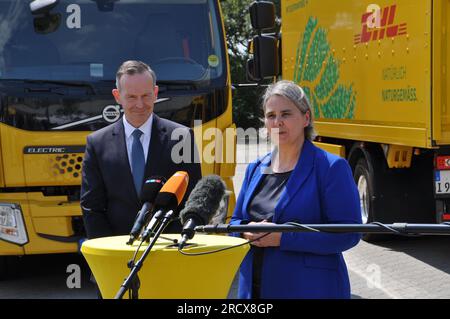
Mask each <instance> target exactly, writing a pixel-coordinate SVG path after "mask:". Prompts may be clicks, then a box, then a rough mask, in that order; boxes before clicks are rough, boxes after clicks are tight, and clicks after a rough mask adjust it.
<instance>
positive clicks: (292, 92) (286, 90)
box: [262, 80, 317, 141]
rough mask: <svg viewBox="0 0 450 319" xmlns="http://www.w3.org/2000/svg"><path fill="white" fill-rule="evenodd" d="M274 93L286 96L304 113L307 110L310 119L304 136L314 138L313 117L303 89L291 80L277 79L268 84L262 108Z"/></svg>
mask: <svg viewBox="0 0 450 319" xmlns="http://www.w3.org/2000/svg"><path fill="white" fill-rule="evenodd" d="M274 95H278V96H282V97H284V98H287V99H288V100H289V101H291V102H292V103H294V105H295V106H296V107H297V108H298V109H299V110H300V112H302V113H303V114H306V113H307V112H308V111H309V115H310V120H309V125H308V126H307V127H305V138H307V139H308V140H310V141H312V140H314V139H315V138H316V136H317V134H316V131H315V130H314V119H313V112H312V109H311V104H310V103H309V100H308V97H307V96H306V94H305V91H303V89H302V88H301V87H300V86H298V85H297V84H295V83H294V82H292V81H286V80H283V81H278V82H276V83H274V84H271V85H269V87H268V88H267V89H266V91H265V92H264V95H263V98H262V100H263V103H262V105H263V110H264V111H265V109H266V104H267V101H268V100H269V99H270V98H271V97H272V96H274Z"/></svg>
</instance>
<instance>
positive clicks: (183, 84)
mask: <svg viewBox="0 0 450 319" xmlns="http://www.w3.org/2000/svg"><path fill="white" fill-rule="evenodd" d="M208 83H209V80H206V81H205V80H199V81H192V80H162V81H158V80H157V81H156V84H157V85H158V86H160V87H162V88H163V91H164V89H170V90H197V89H198V88H200V87H203V86H206V85H207V84H208Z"/></svg>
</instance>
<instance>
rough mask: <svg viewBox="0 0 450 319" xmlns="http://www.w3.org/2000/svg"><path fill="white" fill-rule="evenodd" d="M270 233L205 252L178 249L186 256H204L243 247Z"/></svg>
mask: <svg viewBox="0 0 450 319" xmlns="http://www.w3.org/2000/svg"><path fill="white" fill-rule="evenodd" d="M270 234H271V233H266V234H264V235H261V236H259V237H257V238H255V239H253V240H248V241H246V242H245V243H242V244H238V245H234V246H230V247H225V248H220V249H217V250H211V251H203V252H200V253H187V252H185V251H183V249H181V250H178V251H179V252H180V254H182V255H185V256H203V255H209V254H215V253H219V252H221V251H225V250H229V249H234V248H238V247H241V246H245V245H249V244H250V243H253V242H255V241H258V240H260V239H261V238H264V237H266V236H268V235H270Z"/></svg>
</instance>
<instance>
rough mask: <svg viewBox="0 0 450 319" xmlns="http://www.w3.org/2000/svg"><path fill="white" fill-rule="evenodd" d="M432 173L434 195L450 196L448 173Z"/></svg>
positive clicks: (449, 174)
mask: <svg viewBox="0 0 450 319" xmlns="http://www.w3.org/2000/svg"><path fill="white" fill-rule="evenodd" d="M434 173H435V174H434V184H435V192H436V194H450V171H435V172H434Z"/></svg>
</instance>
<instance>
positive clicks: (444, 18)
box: [248, 0, 450, 223]
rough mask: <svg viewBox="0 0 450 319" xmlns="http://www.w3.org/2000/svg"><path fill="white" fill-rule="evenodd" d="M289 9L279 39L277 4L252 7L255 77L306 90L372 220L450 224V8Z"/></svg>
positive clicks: (387, 4)
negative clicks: (276, 79) (280, 80)
mask: <svg viewBox="0 0 450 319" xmlns="http://www.w3.org/2000/svg"><path fill="white" fill-rule="evenodd" d="M280 12H281V32H279V33H277V34H270V33H267V31H268V30H270V29H271V28H273V26H274V8H273V4H272V3H271V2H268V1H259V2H254V3H253V4H252V6H251V8H250V14H251V18H252V25H253V27H254V29H255V30H256V31H258V35H257V36H255V38H254V39H253V53H254V56H253V59H252V60H250V61H249V64H248V73H249V77H250V78H252V79H255V80H263V79H265V78H271V77H277V76H281V77H282V78H283V79H288V80H293V81H295V82H296V83H298V84H299V85H300V86H301V87H303V88H304V90H305V92H306V94H307V96H308V98H309V101H310V102H311V104H312V106H313V109H314V117H315V127H316V129H317V131H318V134H319V137H318V138H317V140H316V142H317V144H318V145H319V146H321V147H323V148H324V149H326V150H328V151H331V152H333V153H336V154H338V155H340V156H342V157H345V158H347V159H348V161H349V163H350V165H351V167H352V169H353V173H354V178H355V182H356V184H357V185H358V189H359V194H360V199H361V209H362V214H363V216H362V217H363V220H364V222H366V223H367V222H373V221H381V222H443V221H450V170H449V169H450V100H449V93H450V79H449V78H448V74H450V68H449V67H450V61H449V59H450V34H449V32H450V30H449V29H450V1H448V0H378V1H376V0H358V1H350V0H340V1H336V0H281V11H280ZM265 32H266V33H265Z"/></svg>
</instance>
